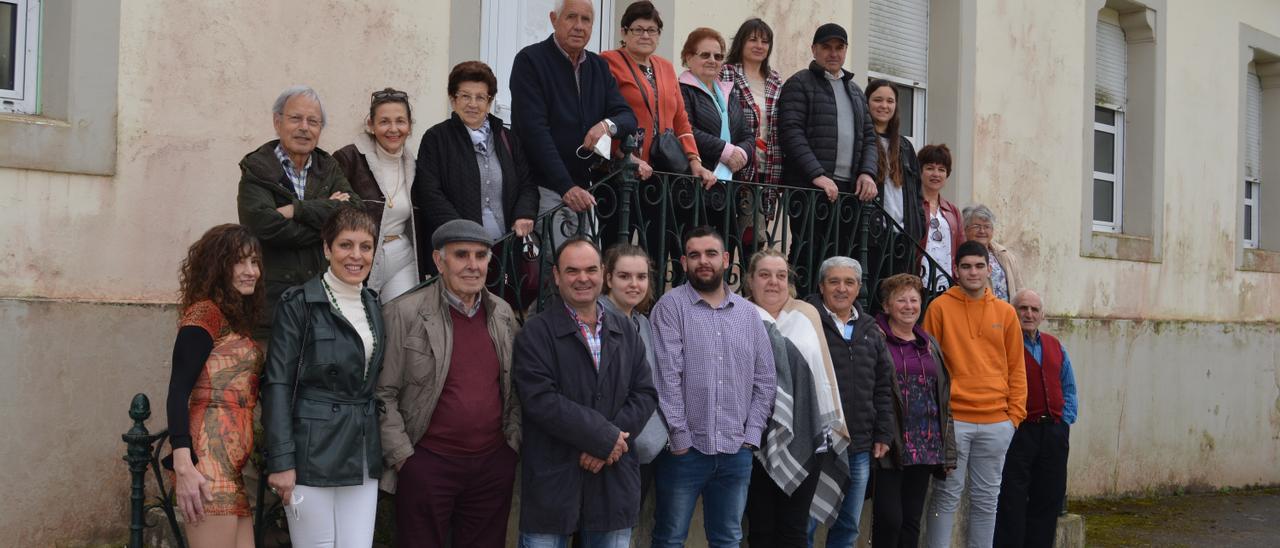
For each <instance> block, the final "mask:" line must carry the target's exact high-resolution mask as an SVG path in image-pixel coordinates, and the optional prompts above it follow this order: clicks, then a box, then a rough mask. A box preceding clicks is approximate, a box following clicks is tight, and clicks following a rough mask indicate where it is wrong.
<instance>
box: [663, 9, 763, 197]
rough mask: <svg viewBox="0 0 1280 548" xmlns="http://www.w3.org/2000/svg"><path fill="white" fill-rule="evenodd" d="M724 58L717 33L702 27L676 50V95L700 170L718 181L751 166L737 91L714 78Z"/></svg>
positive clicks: (750, 138)
mask: <svg viewBox="0 0 1280 548" xmlns="http://www.w3.org/2000/svg"><path fill="white" fill-rule="evenodd" d="M724 55H725V47H724V37H722V36H720V33H718V32H716V31H715V30H712V29H709V28H706V27H701V28H697V29H694V30H693V32H691V33H689V38H688V39H686V40H685V43H684V49H682V50H681V52H680V58H681V61H682V62H683V64H684V66H685V67H686V68H687V69H688V70H686V71H684V73H683V74H681V75H680V93H681V94H682V95H684V108H685V110H686V111H687V112H688V114H689V123H690V125H692V126H693V136H694V140H695V141H697V143H698V156H700V157H701V159H702V165H703V167H705V168H707V169H709V170H712V171H714V172H715V174H716V178H718V179H736V178H737V177H735V176H734V175H735V174H737V173H739V172H741V171H742V170H744V169H746V168H747V167H748V166H750V165H751V161H752V157H753V156H754V154H751V151H753V150H755V136H754V135H752V134H751V129H750V128H749V127H747V123H746V119H745V118H744V117H743V113H742V102H741V101H740V100H739V99H738V91H737V90H736V89H734V87H733V83H732V82H724V81H721V80H720V69H721V68H723V67H724Z"/></svg>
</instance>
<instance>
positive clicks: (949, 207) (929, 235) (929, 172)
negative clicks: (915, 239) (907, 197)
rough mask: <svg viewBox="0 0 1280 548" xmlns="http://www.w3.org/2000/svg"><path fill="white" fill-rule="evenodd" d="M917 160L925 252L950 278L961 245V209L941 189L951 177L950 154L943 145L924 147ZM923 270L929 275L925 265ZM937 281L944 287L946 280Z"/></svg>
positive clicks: (941, 277) (927, 282)
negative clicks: (922, 204)
mask: <svg viewBox="0 0 1280 548" xmlns="http://www.w3.org/2000/svg"><path fill="white" fill-rule="evenodd" d="M917 158H918V159H919V160H920V182H921V189H920V193H921V196H922V197H923V198H924V218H925V221H924V222H925V227H926V228H925V236H924V249H925V252H926V253H928V254H929V257H931V258H933V260H934V261H935V262H937V263H938V266H940V267H942V270H943V271H945V272H946V273H947V274H951V264H952V262H953V261H954V260H955V257H956V250H957V249H958V248H959V247H960V244H961V243H962V242H964V225H962V224H961V223H960V209H959V208H957V207H956V205H955V204H953V203H951V202H950V201H949V200H947V199H946V198H943V197H942V188H943V187H945V186H947V178H948V177H950V176H951V150H950V149H948V148H947V145H945V144H943V145H925V147H924V148H922V149H920V154H919V155H918V156H917ZM924 268H925V273H926V274H928V265H924ZM939 279H940V280H943V282H942V284H943V285H946V282H945V280H946V276H942V275H941V274H938V275H936V276H934V281H937V280H939ZM925 284H926V285H928V284H929V280H927V279H926V280H925Z"/></svg>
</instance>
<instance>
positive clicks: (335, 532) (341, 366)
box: [262, 207, 386, 547]
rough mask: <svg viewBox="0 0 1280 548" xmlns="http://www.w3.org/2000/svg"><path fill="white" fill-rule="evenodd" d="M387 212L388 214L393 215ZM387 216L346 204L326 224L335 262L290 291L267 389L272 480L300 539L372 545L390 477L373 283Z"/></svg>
mask: <svg viewBox="0 0 1280 548" xmlns="http://www.w3.org/2000/svg"><path fill="white" fill-rule="evenodd" d="M383 218H384V219H385V218H386V217H385V216H384V217H383ZM377 230H378V225H377V224H376V223H375V222H374V220H373V218H372V217H371V216H370V215H369V214H368V213H366V212H365V211H363V210H361V209H357V208H354V207H341V208H339V209H338V210H337V211H336V212H335V213H334V214H333V216H332V217H331V218H330V219H329V220H328V222H326V223H325V225H324V228H323V229H322V230H321V231H320V236H321V238H322V239H323V240H324V254H325V256H326V257H327V258H328V259H329V268H328V270H326V271H325V272H324V273H323V274H321V275H319V276H316V277H315V278H312V279H311V280H309V281H307V282H306V283H304V284H302V285H300V286H296V287H293V288H290V289H288V290H287V291H285V292H284V294H283V295H282V296H281V297H280V303H279V304H278V305H277V308H276V314H275V324H274V325H273V326H272V331H271V344H270V346H269V347H268V355H267V365H266V372H267V374H266V381H265V384H264V385H263V388H262V425H263V430H264V431H265V434H266V450H265V454H266V458H267V472H268V474H269V475H268V476H267V484H268V485H270V486H271V491H272V492H273V493H275V494H276V495H277V496H279V497H280V500H281V501H283V502H284V504H285V516H286V517H287V519H288V522H289V536H290V539H291V541H292V543H293V545H294V546H298V547H304V546H369V545H370V543H372V542H373V524H374V515H375V513H376V510H377V506H378V479H379V478H380V477H381V476H382V442H381V438H380V437H379V432H378V413H377V404H376V400H375V399H374V394H373V389H374V385H375V384H376V383H377V379H378V373H379V372H380V371H381V369H382V356H383V354H384V346H385V342H384V341H385V340H386V335H385V330H384V329H383V325H382V308H381V305H380V304H379V303H378V299H377V297H375V296H374V293H373V291H371V290H369V289H366V288H364V287H363V283H364V280H365V278H366V277H367V276H368V275H369V271H370V269H371V268H372V265H373V260H374V250H375V241H376V237H375V234H376V233H377Z"/></svg>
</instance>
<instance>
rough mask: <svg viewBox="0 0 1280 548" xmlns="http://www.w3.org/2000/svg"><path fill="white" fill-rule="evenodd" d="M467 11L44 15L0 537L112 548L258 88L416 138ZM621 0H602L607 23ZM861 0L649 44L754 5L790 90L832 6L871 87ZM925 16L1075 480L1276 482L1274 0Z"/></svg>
mask: <svg viewBox="0 0 1280 548" xmlns="http://www.w3.org/2000/svg"><path fill="white" fill-rule="evenodd" d="M526 3H527V4H537V2H526ZM546 3H550V2H549V0H548V2H546ZM478 4H481V3H480V2H473V1H472V0H451V1H450V0H432V1H428V2H414V1H408V0H398V1H394V2H392V1H388V2H377V3H366V2H355V1H349V2H348V1H341V2H330V3H323V4H315V3H312V2H304V1H301V0H290V1H287V2H270V3H265V4H264V3H261V2H249V1H246V0H234V1H232V2H223V3H218V4H206V3H199V2H182V3H175V2H143V1H133V0H124V1H118V0H114V1H106V2H92V3H89V2H86V3H81V2H71V1H70V0H45V1H44V2H43V5H44V9H43V16H44V17H45V21H44V22H43V26H44V28H45V29H50V30H48V32H47V33H46V35H45V36H43V37H42V42H41V44H42V45H41V47H42V48H44V51H43V52H42V53H44V54H45V57H44V58H45V61H44V62H45V65H44V66H43V67H42V70H43V71H44V72H43V73H42V74H43V76H42V77H43V78H45V79H46V80H44V81H42V82H43V83H42V85H43V86H44V87H43V88H42V93H43V94H45V95H44V96H42V100H43V101H44V104H45V106H46V108H45V110H43V111H42V112H43V114H44V115H43V116H24V115H9V114H3V115H0V142H3V143H4V145H3V147H0V148H4V149H6V150H4V151H0V211H3V212H4V214H3V215H0V234H2V235H3V241H4V242H5V243H6V249H5V252H4V253H3V254H0V269H3V271H4V272H6V273H8V275H7V276H4V277H0V333H2V334H0V371H2V372H3V374H4V375H5V377H6V379H7V381H6V382H4V383H0V401H2V402H4V404H3V408H4V409H5V411H6V412H5V413H4V416H5V418H6V419H7V420H5V421H4V426H0V438H3V439H4V440H6V441H5V443H4V445H3V448H2V449H0V469H3V470H4V471H3V472H0V484H3V485H6V486H7V488H8V489H9V492H11V493H23V494H25V495H24V496H22V497H6V499H5V500H4V501H2V502H0V533H2V534H3V535H4V536H5V537H6V538H16V539H22V540H23V542H22V543H21V544H22V545H36V546H48V545H53V544H55V543H59V544H64V545H65V544H75V543H80V542H91V541H109V540H119V539H120V538H122V536H123V532H124V526H125V524H126V523H127V522H126V517H127V516H126V514H125V510H126V504H127V500H128V482H127V480H128V475H127V472H126V468H125V466H124V463H123V462H121V461H120V460H119V457H120V456H121V455H123V452H124V446H123V444H122V443H121V442H120V438H119V435H120V434H121V433H123V432H124V431H125V430H126V429H127V428H128V426H129V422H128V418H127V416H126V411H127V407H128V402H129V399H130V398H131V397H132V395H133V394H134V393H136V392H145V393H147V394H148V395H150V396H151V399H152V404H153V409H154V412H155V416H154V418H153V419H152V420H151V422H150V423H149V424H150V426H151V427H152V428H153V429H159V428H161V427H163V424H164V418H163V402H164V395H165V391H166V389H165V386H166V382H167V373H168V360H169V349H170V345H171V344H172V336H173V331H174V330H173V325H174V319H175V312H174V307H173V303H174V301H175V295H174V292H175V290H176V287H177V276H176V272H177V265H178V262H179V261H180V260H181V258H182V255H183V253H184V251H185V248H186V246H187V245H189V244H190V243H191V242H192V241H194V240H195V239H196V238H198V237H199V235H200V234H201V233H202V232H203V231H204V230H206V229H207V228H208V227H210V226H212V225H214V224H217V223H222V222H234V221H235V206H234V203H235V193H236V182H237V180H238V176H239V172H238V168H237V167H236V163H237V162H238V161H239V159H240V158H241V157H242V156H243V155H244V154H245V153H246V152H248V151H249V150H251V149H252V148H254V147H256V146H257V145H259V144H260V143H262V142H263V141H266V140H268V139H270V138H272V131H271V124H270V114H269V108H270V104H271V101H272V100H273V99H274V98H275V95H276V94H277V93H278V92H279V91H280V90H281V89H283V88H285V87H287V86H288V85H291V84H294V83H307V84H310V85H312V86H314V87H315V88H316V89H317V90H318V91H319V93H320V95H321V97H322V99H323V100H324V105H325V108H326V110H327V114H328V126H327V127H326V128H325V130H324V133H323V135H322V138H321V147H323V148H325V149H328V150H334V149H337V148H339V147H341V146H343V145H345V144H346V143H348V142H350V141H351V139H352V137H353V136H354V135H355V134H356V132H358V131H360V129H361V124H362V120H363V117H364V109H365V105H367V104H368V103H367V100H368V93H369V92H370V91H371V90H372V89H379V88H382V87H384V86H394V87H397V88H400V89H405V90H407V91H408V92H409V93H410V95H411V96H412V97H413V98H414V104H413V106H414V113H415V115H416V119H417V122H418V125H417V127H416V128H415V130H416V131H415V133H417V134H421V131H422V130H424V129H426V128H427V127H429V126H430V125H431V124H434V123H435V122H436V121H438V120H440V119H443V117H444V116H445V115H446V113H447V103H446V101H445V93H444V88H445V80H446V76H447V74H448V69H449V67H450V66H451V64H452V63H453V62H456V61H459V60H462V59H469V58H476V57H478V56H480V54H481V52H482V51H484V48H485V46H483V45H482V44H483V43H484V40H486V39H487V38H486V36H485V32H484V28H486V27H485V22H484V21H482V20H481V19H482V17H485V16H486V14H487V13H488V12H485V11H484V10H482V9H481V8H480V7H479V6H478ZM508 4H509V5H508ZM517 4H519V5H524V4H522V3H518V2H498V3H497V5H501V6H503V9H504V10H507V9H516V8H515V7H514V6H516V5H517ZM625 4H626V0H615V1H613V2H601V5H602V6H603V7H605V8H610V7H611V8H612V12H611V13H609V14H607V15H608V16H610V19H609V20H612V21H616V18H617V17H618V16H619V15H620V14H621V11H622V9H623V7H625ZM870 4H871V0H854V1H853V2H847V1H846V2H835V1H828V0H819V1H816V2H782V1H764V0H753V1H750V2H740V1H731V0H714V1H705V2H693V3H690V2H676V1H673V0H659V1H658V2H657V5H658V7H659V8H660V9H661V10H662V13H663V16H664V19H665V22H666V32H664V34H663V35H662V49H661V50H660V52H661V53H663V54H664V55H665V56H667V57H669V58H674V57H675V55H674V54H675V52H676V51H678V49H679V47H680V45H681V44H682V43H683V38H684V36H685V35H686V34H687V33H688V31H690V30H692V29H693V28H695V27H698V26H711V27H713V28H717V29H718V30H720V31H721V32H722V33H724V34H726V36H728V35H731V34H732V33H733V31H734V30H735V29H736V28H737V25H738V24H739V23H740V22H741V21H742V20H743V19H745V18H746V17H748V16H751V15H753V14H757V15H760V16H762V17H764V18H765V19H766V20H767V21H768V22H770V24H772V25H773V26H774V28H775V31H776V34H777V39H776V40H775V48H776V50H777V51H776V53H775V55H774V64H775V65H776V66H777V68H778V69H779V71H780V72H781V73H783V74H784V77H785V76H786V75H789V74H791V73H792V72H794V71H795V70H797V69H799V68H801V67H803V66H804V65H805V64H806V63H807V60H808V43H809V39H810V37H811V34H812V31H813V29H814V28H815V27H816V26H817V25H818V24H820V23H822V22H826V21H836V22H840V23H842V24H844V25H846V27H847V28H848V29H849V30H850V34H851V36H852V37H853V40H852V42H853V43H852V44H851V48H850V49H851V55H850V59H849V63H848V66H849V68H850V69H851V70H854V71H855V72H856V73H858V74H860V75H861V74H863V73H864V72H865V69H866V67H867V66H868V61H867V55H868V46H867V40H866V33H867V32H868V28H869V25H868V22H867V17H866V16H865V14H866V13H867V10H868V9H869V6H870ZM930 4H931V5H930V8H931V17H930V19H931V21H930V28H929V36H930V41H931V46H930V50H929V68H928V70H929V84H928V96H927V97H928V98H927V117H926V123H925V127H926V131H927V137H926V140H927V141H929V142H941V141H946V142H948V143H949V144H950V145H951V146H952V149H953V151H954V152H955V153H956V155H957V158H956V161H955V173H954V175H953V177H952V181H951V183H950V187H949V190H948V192H949V193H950V194H951V195H952V197H953V199H954V200H955V201H956V202H957V203H959V204H961V205H964V204H967V203H971V202H983V203H986V204H987V205H989V206H990V207H991V208H992V209H993V210H994V211H995V213H996V214H997V215H998V216H999V219H998V224H997V230H998V234H997V239H998V240H1000V241H1001V242H1002V243H1004V244H1005V245H1007V246H1008V247H1010V248H1011V249H1012V250H1013V251H1014V252H1016V253H1017V254H1018V255H1019V258H1020V260H1021V263H1022V265H1023V269H1024V274H1023V276H1024V278H1025V279H1026V280H1027V281H1028V283H1029V285H1030V286H1031V287H1034V288H1037V289H1041V290H1042V292H1043V294H1044V295H1045V299H1046V305H1047V307H1048V310H1049V312H1050V315H1051V316H1053V317H1055V320H1054V321H1053V322H1052V324H1051V325H1050V327H1049V329H1052V330H1054V331H1056V332H1058V333H1060V334H1061V335H1062V336H1063V339H1064V341H1065V343H1066V345H1067V348H1068V350H1069V351H1070V352H1071V356H1072V359H1073V362H1074V364H1075V371H1076V376H1077V381H1078V383H1079V387H1080V396H1081V408H1082V410H1081V414H1080V422H1079V423H1078V424H1077V426H1076V427H1075V428H1074V436H1073V453H1072V458H1071V465H1070V467H1071V468H1070V477H1071V480H1070V492H1071V493H1072V495H1073V496H1091V495H1108V494H1115V493H1122V492H1130V491H1141V490H1146V489H1162V488H1168V487H1174V486H1188V485H1190V486H1214V487H1216V486H1239V485H1248V484H1259V483H1261V484H1274V483H1280V472H1278V471H1280V367H1278V366H1277V364H1278V363H1280V330H1278V328H1277V321H1278V320H1280V313H1277V312H1276V311H1277V310H1280V273H1277V272H1278V271H1280V268H1277V265H1280V259H1278V257H1280V255H1278V253H1280V228H1278V227H1277V225H1280V199H1278V198H1271V199H1268V198H1267V196H1273V197H1280V177H1274V178H1273V180H1272V181H1267V180H1266V174H1268V173H1276V172H1277V171H1276V168H1275V167H1272V168H1270V169H1268V168H1267V165H1266V164H1267V161H1268V160H1274V159H1276V158H1280V132H1278V131H1276V130H1272V131H1270V132H1268V131H1267V128H1269V127H1280V90H1278V91H1277V92H1274V93H1271V92H1270V91H1271V90H1276V89H1277V86H1280V83H1278V82H1276V81H1275V79H1276V77H1277V76H1276V75H1277V74H1280V73H1278V72H1276V71H1275V68H1274V67H1275V66H1276V65H1274V64H1272V61H1273V57H1275V56H1277V55H1280V47H1277V46H1276V44H1280V39H1278V38H1277V37H1280V4H1277V3H1275V2H1271V1H1267V0H1233V1H1231V2H1200V1H1194V0H1157V1H1152V2H1137V1H1129V0H1118V1H1111V2H1102V1H1100V0H1076V1H1064V2H1019V1H1013V0H990V1H988V0H981V1H979V0H955V1H950V0H933V1H932V2H930ZM1104 8H1105V9H1106V10H1108V11H1107V12H1106V13H1104V16H1106V17H1112V16H1111V15H1110V14H1112V13H1114V18H1115V20H1116V21H1117V22H1118V23H1120V24H1122V26H1124V27H1125V28H1126V29H1136V30H1130V34H1129V41H1130V42H1131V49H1130V53H1131V55H1130V57H1131V58H1132V61H1131V62H1130V75H1131V79H1132V80H1133V81H1134V84H1133V85H1131V86H1130V87H1131V90H1132V93H1134V94H1142V93H1145V94H1146V95H1142V97H1145V99H1143V98H1137V95H1135V99H1134V100H1133V101H1131V103H1132V104H1133V108H1132V109H1131V111H1130V112H1128V113H1127V114H1128V115H1129V120H1128V121H1129V124H1130V125H1131V127H1132V128H1133V131H1131V132H1130V133H1129V139H1130V141H1131V143H1129V146H1128V147H1127V148H1126V153H1129V154H1130V155H1132V156H1133V158H1132V159H1130V160H1131V163H1130V167H1131V168H1134V169H1136V171H1135V172H1134V174H1133V175H1132V177H1127V179H1131V180H1133V181H1135V183H1134V185H1135V189H1136V190H1135V192H1136V194H1135V195H1133V196H1130V195H1128V194H1126V195H1125V199H1126V200H1125V201H1126V204H1133V207H1135V209H1134V212H1133V213H1132V218H1133V219H1134V222H1133V223H1132V225H1131V226H1133V227H1134V228H1133V229H1131V230H1126V229H1122V230H1121V231H1120V232H1119V233H1118V234H1113V233H1099V232H1095V231H1094V230H1093V228H1092V223H1091V222H1090V219H1091V217H1090V214H1091V212H1092V200H1091V198H1092V192H1093V190H1092V189H1093V186H1092V174H1091V167H1090V166H1091V165H1092V164H1093V159H1094V158H1093V155H1094V150H1093V145H1092V131H1093V127H1092V121H1093V105H1094V101H1095V97H1094V92H1093V82H1094V79H1095V73H1096V69H1095V62H1094V49H1093V45H1094V42H1095V40H1096V36H1095V33H1094V30H1093V29H1094V25H1095V24H1096V20H1097V17H1098V11H1099V10H1100V9H1104ZM500 13H505V12H502V11H500ZM605 15H606V14H602V17H604V16H605ZM490 16H491V15H490ZM543 17H545V16H543ZM476 29H480V32H477V30H476ZM1142 29H1149V31H1150V34H1151V36H1150V37H1149V38H1148V37H1145V36H1143V35H1142ZM1268 48H1270V49H1268ZM1135 52H1137V53H1135ZM1148 53H1149V54H1150V55H1149V59H1148V58H1146V57H1143V56H1144V55H1147V54H1148ZM1275 58H1280V57H1275ZM1251 61H1253V62H1255V66H1256V71H1257V72H1258V74H1259V75H1260V79H1261V82H1262V88H1263V90H1264V91H1263V97H1264V102H1263V117H1264V124H1263V132H1262V154H1261V158H1262V162H1263V168H1262V173H1263V180H1262V181H1261V182H1260V186H1261V188H1262V201H1261V209H1254V210H1253V211H1255V212H1259V214H1260V215H1261V226H1262V228H1261V235H1262V238H1261V240H1260V242H1259V248H1258V249H1249V250H1245V249H1243V245H1242V233H1241V228H1240V227H1241V226H1242V222H1243V221H1242V205H1241V197H1242V195H1243V190H1242V188H1243V187H1242V184H1243V183H1242V181H1243V180H1244V176H1243V175H1242V171H1241V169H1242V168H1241V165H1242V161H1243V160H1242V158H1243V154H1244V152H1243V149H1244V147H1245V143H1244V138H1243V137H1244V128H1243V127H1242V120H1243V117H1242V114H1241V108H1242V105H1243V103H1244V93H1245V92H1244V88H1243V86H1244V82H1245V74H1246V72H1247V70H1248V67H1247V64H1248V63H1249V62H1251ZM1144 63H1145V64H1144ZM505 77H506V75H502V74H499V78H500V79H505ZM1141 79H1148V80H1146V82H1147V84H1149V89H1146V90H1144V89H1143V88H1142V85H1143V84H1142V81H1140V80H1141ZM102 86H106V87H105V89H104V88H103V87H102ZM1268 99H1269V100H1268ZM1142 101H1147V102H1146V103H1143V104H1141V105H1140V104H1139V103H1140V102H1142ZM1144 108H1146V109H1147V110H1146V111H1143V109H1144ZM1143 112H1148V113H1149V114H1146V115H1144V114H1143ZM1143 116H1147V118H1145V119H1144V118H1143ZM1266 120H1277V122H1275V123H1271V122H1265V121H1266ZM1135 136H1136V137H1135ZM413 146H414V148H415V149H416V143H414V145H413ZM111 151H114V152H111ZM1278 162H1280V161H1278ZM1134 166H1136V167H1134ZM1269 182H1274V184H1272V185H1270V186H1271V187H1272V188H1270V189H1269V188H1268V183H1269ZM1144 185H1145V186H1144ZM1271 204H1275V205H1276V207H1271V208H1268V207H1267V206H1269V205H1271ZM1126 207H1129V206H1126ZM1125 213H1126V218H1129V210H1127V209H1126V211H1125ZM1269 236H1270V237H1269Z"/></svg>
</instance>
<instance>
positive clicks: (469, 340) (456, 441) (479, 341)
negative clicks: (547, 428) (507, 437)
mask: <svg viewBox="0 0 1280 548" xmlns="http://www.w3.org/2000/svg"><path fill="white" fill-rule="evenodd" d="M449 318H450V319H451V320H452V321H453V355H452V356H451V357H450V358H449V374H448V376H447V377H446V378H445V380H444V388H443V389H442V390H441V392H440V400H439V402H437V403H436V408H435V411H433V412H432V414H431V424H430V425H428V426H427V433H426V434H423V436H422V440H421V441H419V442H418V445H420V446H422V447H424V448H426V449H427V450H429V451H431V452H432V453H438V454H441V455H449V456H455V457H463V456H471V455H483V454H486V453H488V452H490V451H493V450H494V449H496V448H497V447H498V446H499V445H501V444H503V443H505V441H504V439H503V437H502V389H501V387H500V386H499V384H498V383H499V375H500V374H501V367H500V366H499V365H498V352H497V350H495V349H494V347H493V341H492V340H491V339H490V338H489V328H488V322H487V321H486V317H485V312H484V307H483V306H482V307H480V310H479V311H477V312H476V314H475V315H474V316H472V317H470V318H468V317H466V316H465V315H463V314H461V313H459V312H458V311H457V310H454V309H453V307H449Z"/></svg>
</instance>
